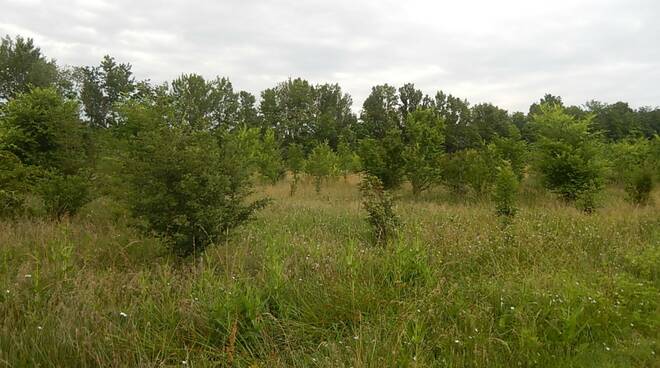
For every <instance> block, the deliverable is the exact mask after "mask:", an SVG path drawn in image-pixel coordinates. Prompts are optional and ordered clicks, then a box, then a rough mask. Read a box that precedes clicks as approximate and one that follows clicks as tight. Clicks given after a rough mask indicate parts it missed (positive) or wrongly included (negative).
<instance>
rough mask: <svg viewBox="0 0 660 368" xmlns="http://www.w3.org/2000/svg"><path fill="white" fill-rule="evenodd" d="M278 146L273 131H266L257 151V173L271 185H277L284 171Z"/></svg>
mask: <svg viewBox="0 0 660 368" xmlns="http://www.w3.org/2000/svg"><path fill="white" fill-rule="evenodd" d="M281 152H282V150H281V148H280V144H279V142H278V141H277V139H276V138H275V131H274V130H273V129H268V130H266V133H265V134H264V136H263V138H262V141H261V149H260V150H259V163H258V165H259V173H260V174H261V175H262V176H263V177H264V178H266V179H267V180H268V181H269V182H270V183H271V184H275V183H277V182H278V181H279V180H280V179H282V176H284V174H285V172H286V170H285V165H284V160H283V159H282V153H281Z"/></svg>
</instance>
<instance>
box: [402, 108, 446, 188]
mask: <svg viewBox="0 0 660 368" xmlns="http://www.w3.org/2000/svg"><path fill="white" fill-rule="evenodd" d="M443 130H444V122H443V120H442V119H441V118H439V117H438V116H437V115H436V113H435V112H434V111H433V110H431V109H423V110H422V109H417V110H415V111H413V112H411V113H409V114H408V118H407V120H406V146H405V148H404V149H403V154H402V156H403V160H404V163H405V172H406V176H407V177H408V180H410V183H411V184H412V190H413V193H414V194H415V195H418V194H419V193H420V192H421V191H423V190H426V189H427V188H428V187H429V186H431V185H432V184H433V183H435V182H437V181H438V180H439V178H440V174H441V167H440V165H441V159H442V156H443V154H444V147H443V144H444V139H445V137H444V133H443Z"/></svg>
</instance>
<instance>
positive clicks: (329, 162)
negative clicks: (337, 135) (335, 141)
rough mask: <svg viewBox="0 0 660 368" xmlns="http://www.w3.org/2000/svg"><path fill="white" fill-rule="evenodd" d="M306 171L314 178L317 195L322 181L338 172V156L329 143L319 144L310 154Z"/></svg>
mask: <svg viewBox="0 0 660 368" xmlns="http://www.w3.org/2000/svg"><path fill="white" fill-rule="evenodd" d="M305 170H306V171H307V173H308V174H309V175H311V176H312V177H313V178H314V187H315V189H316V193H320V192H321V183H322V181H323V180H324V179H326V178H328V177H329V176H332V175H335V173H336V171H337V156H336V155H335V153H334V152H333V151H332V149H331V148H330V146H329V145H328V143H327V142H323V143H321V144H319V145H318V146H316V147H314V149H313V150H312V152H310V154H309V157H307V164H306V166H305Z"/></svg>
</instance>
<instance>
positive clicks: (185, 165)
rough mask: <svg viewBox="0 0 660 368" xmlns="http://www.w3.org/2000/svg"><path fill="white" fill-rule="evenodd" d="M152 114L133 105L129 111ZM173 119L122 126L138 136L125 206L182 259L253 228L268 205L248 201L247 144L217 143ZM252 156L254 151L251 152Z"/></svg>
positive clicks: (131, 150)
mask: <svg viewBox="0 0 660 368" xmlns="http://www.w3.org/2000/svg"><path fill="white" fill-rule="evenodd" d="M131 108H139V109H143V110H149V109H152V108H153V107H152V106H144V105H142V106H138V105H133V106H132V107H129V108H127V109H125V110H124V111H123V112H122V113H126V112H127V111H126V110H129V109H131ZM168 116H172V115H171V114H161V113H159V112H158V111H156V113H153V114H151V113H144V112H139V113H135V114H129V115H127V116H124V117H123V119H127V120H130V119H146V121H137V122H136V121H133V122H130V124H131V125H133V126H138V127H145V128H146V127H148V129H140V130H138V131H137V132H136V134H135V135H134V136H133V137H132V138H131V139H130V140H129V142H128V143H129V144H128V147H127V150H126V151H125V153H124V157H123V163H124V166H123V170H122V171H123V175H124V177H125V178H126V181H127V183H128V191H127V195H128V197H127V198H126V199H127V203H128V205H129V207H130V210H131V212H132V214H133V216H134V217H135V218H136V219H137V220H138V224H139V226H141V227H142V228H143V229H144V230H145V231H147V232H149V233H153V234H155V235H157V236H159V237H162V238H164V239H165V240H166V242H167V244H168V245H169V246H170V248H171V249H172V250H173V251H174V252H175V253H177V254H179V255H182V256H186V255H191V254H196V253H199V252H201V251H203V250H204V249H205V248H206V247H208V246H209V245H211V244H214V243H217V242H218V241H220V240H221V239H223V238H225V237H226V236H227V234H228V232H229V231H230V230H231V229H233V228H235V227H236V226H239V225H240V224H242V223H244V222H246V221H248V220H249V219H250V218H251V217H252V216H253V214H254V213H255V211H257V210H258V209H259V208H261V207H263V206H264V205H265V204H266V201H265V200H258V201H254V202H248V201H247V199H246V197H247V196H248V195H249V194H250V193H251V184H250V178H249V174H250V169H249V166H248V164H247V163H246V162H245V161H243V159H242V157H241V156H242V155H243V154H245V153H246V149H248V147H246V146H245V145H242V143H243V142H244V140H242V139H232V137H233V135H231V134H238V133H231V134H230V135H225V136H223V137H222V139H220V141H218V139H217V138H216V137H215V136H214V135H213V134H212V133H211V132H210V131H208V130H204V129H191V127H190V126H189V125H187V124H186V122H181V121H179V120H169V118H168ZM247 152H249V151H247Z"/></svg>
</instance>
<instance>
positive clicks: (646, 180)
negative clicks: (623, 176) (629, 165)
mask: <svg viewBox="0 0 660 368" xmlns="http://www.w3.org/2000/svg"><path fill="white" fill-rule="evenodd" d="M652 191H653V171H651V170H650V169H649V168H647V167H640V168H638V169H636V170H634V171H633V172H632V174H631V175H630V178H629V179H628V183H627V184H626V193H628V198H629V200H630V201H631V202H632V203H634V204H640V205H644V204H647V203H648V202H649V198H650V197H651V192H652Z"/></svg>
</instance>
